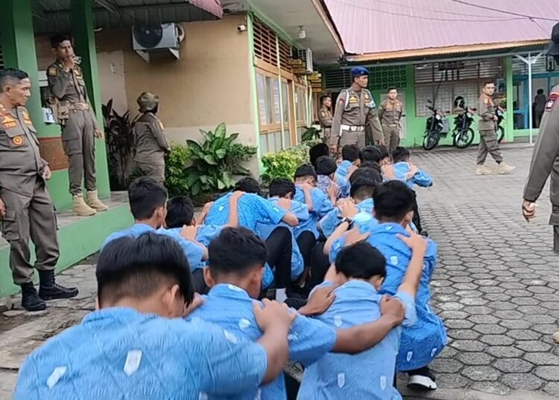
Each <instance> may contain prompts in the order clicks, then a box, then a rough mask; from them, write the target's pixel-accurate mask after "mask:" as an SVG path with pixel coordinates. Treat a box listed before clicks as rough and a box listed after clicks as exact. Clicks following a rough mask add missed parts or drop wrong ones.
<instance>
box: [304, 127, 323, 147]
mask: <svg viewBox="0 0 559 400" xmlns="http://www.w3.org/2000/svg"><path fill="white" fill-rule="evenodd" d="M320 132H322V130H320V129H316V128H315V127H313V126H308V127H306V128H305V132H303V135H301V140H302V141H303V143H305V142H309V141H315V140H320Z"/></svg>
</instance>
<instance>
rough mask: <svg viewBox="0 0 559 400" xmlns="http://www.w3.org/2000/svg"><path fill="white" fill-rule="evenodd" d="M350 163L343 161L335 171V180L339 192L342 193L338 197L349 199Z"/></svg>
mask: <svg viewBox="0 0 559 400" xmlns="http://www.w3.org/2000/svg"><path fill="white" fill-rule="evenodd" d="M352 165H353V164H352V163H351V161H348V160H344V161H342V162H341V163H340V164H339V165H338V169H336V174H335V179H336V183H337V184H338V186H340V191H341V192H342V194H341V196H340V197H343V198H345V197H349V192H350V190H351V185H350V183H349V176H348V174H349V169H350V168H351V167H352Z"/></svg>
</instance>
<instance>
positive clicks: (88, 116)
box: [47, 35, 108, 216]
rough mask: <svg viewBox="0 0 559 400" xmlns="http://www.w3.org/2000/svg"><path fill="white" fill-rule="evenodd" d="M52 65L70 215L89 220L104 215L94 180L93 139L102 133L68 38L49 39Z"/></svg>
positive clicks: (53, 97)
mask: <svg viewBox="0 0 559 400" xmlns="http://www.w3.org/2000/svg"><path fill="white" fill-rule="evenodd" d="M51 45H52V48H53V51H54V53H55V55H56V61H55V62H54V63H53V64H52V65H51V66H50V67H49V68H48V71H47V75H48V83H49V90H50V95H51V103H52V104H51V105H52V106H53V109H54V112H55V116H56V118H57V121H58V123H59V124H60V125H61V126H62V143H63V146H64V152H65V153H66V156H67V157H68V162H69V164H70V165H69V167H68V175H69V181H70V194H71V195H72V200H73V211H74V214H76V215H81V216H89V215H93V214H95V213H96V212H97V211H106V210H107V208H108V207H107V206H106V205H105V204H103V203H102V202H101V201H100V200H99V197H98V196H97V180H96V178H95V139H94V138H98V139H102V138H103V132H102V131H101V130H100V129H99V127H98V125H97V119H96V118H95V114H94V113H93V109H92V107H91V104H90V102H89V99H88V96H87V90H86V87H85V81H84V78H83V74H82V70H81V68H80V66H79V65H78V61H79V59H78V58H76V56H75V54H74V49H73V47H72V40H71V38H70V37H69V36H65V35H57V36H54V37H53V38H52V39H51ZM84 173H85V188H86V190H87V195H86V198H85V201H84V198H83V194H82V179H83V177H84Z"/></svg>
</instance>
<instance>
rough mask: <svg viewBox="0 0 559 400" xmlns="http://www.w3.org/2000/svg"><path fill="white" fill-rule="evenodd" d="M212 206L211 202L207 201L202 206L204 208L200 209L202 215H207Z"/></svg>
mask: <svg viewBox="0 0 559 400" xmlns="http://www.w3.org/2000/svg"><path fill="white" fill-rule="evenodd" d="M213 205H214V202H213V201H209V202H207V203H206V204H204V208H203V209H202V214H208V213H209V212H210V209H211V208H212V206H213Z"/></svg>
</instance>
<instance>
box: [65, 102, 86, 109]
mask: <svg viewBox="0 0 559 400" xmlns="http://www.w3.org/2000/svg"><path fill="white" fill-rule="evenodd" d="M68 108H69V109H70V110H76V111H89V104H87V103H70V104H68Z"/></svg>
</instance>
